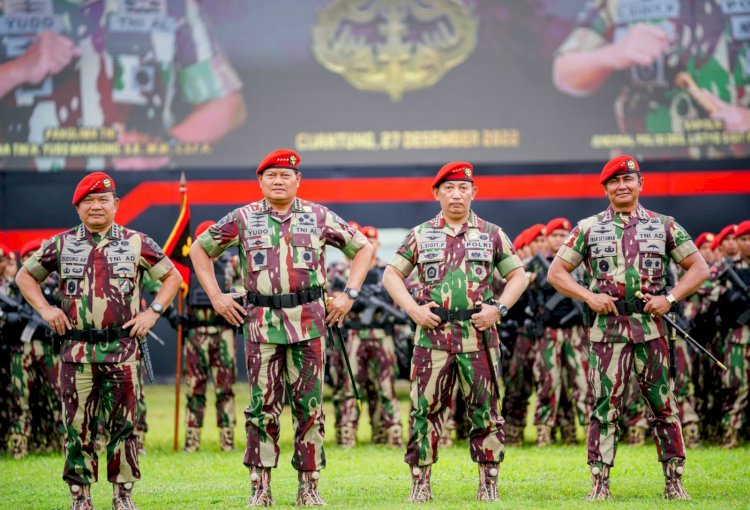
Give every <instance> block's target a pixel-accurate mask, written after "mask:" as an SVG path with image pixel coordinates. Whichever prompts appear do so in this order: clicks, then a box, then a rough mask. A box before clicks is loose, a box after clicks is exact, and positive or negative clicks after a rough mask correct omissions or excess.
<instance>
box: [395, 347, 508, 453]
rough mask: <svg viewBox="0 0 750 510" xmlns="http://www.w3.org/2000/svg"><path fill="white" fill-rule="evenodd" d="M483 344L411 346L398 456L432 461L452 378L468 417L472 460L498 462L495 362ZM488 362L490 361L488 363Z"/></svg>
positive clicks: (501, 447)
mask: <svg viewBox="0 0 750 510" xmlns="http://www.w3.org/2000/svg"><path fill="white" fill-rule="evenodd" d="M495 356H496V355H495V354H493V355H492V358H493V359H492V360H491V362H490V361H489V360H488V358H487V353H486V351H484V350H481V351H476V352H466V353H449V352H447V351H439V350H436V349H425V348H424V347H419V346H415V347H414V354H413V356H412V363H411V407H412V411H411V418H410V420H409V442H408V444H407V446H406V455H405V456H404V461H405V462H406V463H407V464H409V465H410V466H428V465H430V464H433V463H435V462H437V457H438V441H439V439H440V434H441V433H442V431H443V426H444V422H445V419H446V417H447V416H448V413H446V412H445V411H446V409H447V408H448V407H449V406H450V405H451V400H452V397H453V387H454V385H456V384H458V386H459V389H460V391H461V393H462V395H463V397H464V400H465V402H466V410H467V414H468V416H469V421H470V422H471V428H470V430H469V451H470V453H471V459H472V460H473V461H474V462H481V463H485V462H502V460H503V458H504V456H505V433H504V430H503V425H504V422H503V418H502V417H501V416H500V414H499V413H498V411H497V405H498V395H497V394H496V392H495V388H494V387H493V383H492V376H491V373H490V370H492V369H493V368H491V367H497V359H495ZM490 363H491V364H490Z"/></svg>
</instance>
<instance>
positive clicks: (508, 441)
mask: <svg viewBox="0 0 750 510" xmlns="http://www.w3.org/2000/svg"><path fill="white" fill-rule="evenodd" d="M505 446H523V427H519V426H517V425H509V424H507V423H506V424H505Z"/></svg>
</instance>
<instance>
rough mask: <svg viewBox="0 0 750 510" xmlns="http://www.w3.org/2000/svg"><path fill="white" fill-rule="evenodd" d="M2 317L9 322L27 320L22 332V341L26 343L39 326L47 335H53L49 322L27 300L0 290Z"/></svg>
mask: <svg viewBox="0 0 750 510" xmlns="http://www.w3.org/2000/svg"><path fill="white" fill-rule="evenodd" d="M0 317H4V318H5V321H6V323H8V324H16V323H19V322H21V321H26V326H25V327H24V328H23V332H22V333H21V341H22V342H24V343H26V342H29V341H30V340H31V339H32V336H33V335H34V332H36V330H37V329H39V328H42V330H44V334H45V336H46V337H52V330H51V329H50V327H49V324H47V322H46V321H45V320H44V319H42V317H41V316H40V315H39V314H38V313H37V312H36V310H34V308H32V307H31V305H30V304H28V303H27V302H26V300H23V301H21V302H19V301H16V300H15V299H13V298H12V297H10V296H8V295H6V294H3V293H2V292H0Z"/></svg>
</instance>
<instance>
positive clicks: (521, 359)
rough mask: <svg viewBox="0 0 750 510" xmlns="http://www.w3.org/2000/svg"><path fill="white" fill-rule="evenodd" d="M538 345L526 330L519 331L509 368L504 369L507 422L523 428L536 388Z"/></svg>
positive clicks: (504, 405) (504, 399) (504, 400)
mask: <svg viewBox="0 0 750 510" xmlns="http://www.w3.org/2000/svg"><path fill="white" fill-rule="evenodd" d="M535 357H536V346H535V345H534V341H533V340H532V339H531V338H529V337H528V336H527V335H526V333H525V332H522V331H521V332H519V333H518V338H517V339H516V343H515V345H514V346H513V353H512V355H511V358H510V363H509V365H508V370H507V371H503V382H504V385H505V395H504V396H503V406H502V413H503V418H504V419H505V423H507V424H508V425H513V426H516V427H520V428H521V429H523V428H524V427H525V426H526V415H527V414H528V409H529V398H530V397H531V392H532V391H533V389H534V359H535Z"/></svg>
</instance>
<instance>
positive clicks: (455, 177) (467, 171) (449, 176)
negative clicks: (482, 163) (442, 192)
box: [432, 161, 474, 188]
mask: <svg viewBox="0 0 750 510" xmlns="http://www.w3.org/2000/svg"><path fill="white" fill-rule="evenodd" d="M444 181H469V182H474V167H473V166H472V164H471V163H467V162H465V161H453V162H451V163H448V164H447V165H445V166H443V168H441V169H440V170H438V173H437V174H436V175H435V179H434V180H433V181H432V187H433V188H437V187H438V186H440V183H442V182H444Z"/></svg>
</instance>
